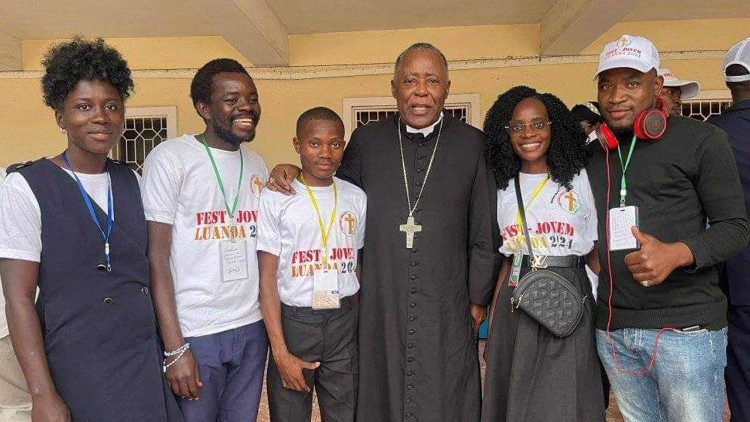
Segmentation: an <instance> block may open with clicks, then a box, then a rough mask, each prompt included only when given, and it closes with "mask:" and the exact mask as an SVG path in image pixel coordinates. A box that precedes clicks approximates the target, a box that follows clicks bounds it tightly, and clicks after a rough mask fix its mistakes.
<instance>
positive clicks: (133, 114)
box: [109, 106, 179, 158]
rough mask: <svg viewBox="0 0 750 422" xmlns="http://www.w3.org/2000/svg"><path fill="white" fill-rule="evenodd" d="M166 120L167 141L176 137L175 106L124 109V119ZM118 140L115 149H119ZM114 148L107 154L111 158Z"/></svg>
mask: <svg viewBox="0 0 750 422" xmlns="http://www.w3.org/2000/svg"><path fill="white" fill-rule="evenodd" d="M139 117H141V118H161V117H166V118H167V139H172V138H176V137H177V133H179V132H178V131H177V106H158V107H125V118H126V119H132V118H139ZM119 145H120V141H119V139H118V141H117V145H116V146H115V148H119ZM115 148H112V150H111V151H110V152H109V157H110V158H113V153H114V150H115Z"/></svg>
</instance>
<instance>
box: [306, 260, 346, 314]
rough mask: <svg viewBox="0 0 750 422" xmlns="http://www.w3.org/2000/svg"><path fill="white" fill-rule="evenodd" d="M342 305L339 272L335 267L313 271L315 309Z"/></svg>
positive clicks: (333, 307) (313, 301)
mask: <svg viewBox="0 0 750 422" xmlns="http://www.w3.org/2000/svg"><path fill="white" fill-rule="evenodd" d="M339 307H341V302H340V298H339V272H338V270H337V269H335V268H328V269H323V268H321V269H319V270H315V272H313V293H312V308H313V309H338V308H339Z"/></svg>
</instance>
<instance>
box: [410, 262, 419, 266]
mask: <svg viewBox="0 0 750 422" xmlns="http://www.w3.org/2000/svg"><path fill="white" fill-rule="evenodd" d="M417 264H419V263H418V262H417V261H412V262H411V266H412V267H416V266H417Z"/></svg>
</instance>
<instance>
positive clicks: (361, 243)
mask: <svg viewBox="0 0 750 422" xmlns="http://www.w3.org/2000/svg"><path fill="white" fill-rule="evenodd" d="M361 220H362V221H359V222H358V223H357V229H356V235H357V249H362V248H364V247H365V222H366V220H367V197H366V196H365V198H364V200H363V201H362V219H361Z"/></svg>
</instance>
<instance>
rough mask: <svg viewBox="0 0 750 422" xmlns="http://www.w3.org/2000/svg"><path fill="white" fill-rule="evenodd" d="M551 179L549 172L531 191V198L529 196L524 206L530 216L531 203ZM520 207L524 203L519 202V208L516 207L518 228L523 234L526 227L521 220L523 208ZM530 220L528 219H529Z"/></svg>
mask: <svg viewBox="0 0 750 422" xmlns="http://www.w3.org/2000/svg"><path fill="white" fill-rule="evenodd" d="M516 177H521V174H520V173H519V174H518V176H516ZM548 180H549V174H547V177H545V178H544V180H542V181H541V182H539V184H538V185H536V188H534V192H532V193H531V198H529V203H528V204H527V205H526V206H525V207H524V209H525V210H526V211H527V212H526V215H527V216H528V215H529V213H528V210H529V207H530V206H531V203H532V202H534V200H535V199H536V197H537V196H539V194H540V193H542V189H544V186H545V185H546V184H547V181H548ZM520 207H523V204H518V208H517V209H516V224H518V228H519V230H520V232H519V233H520V234H523V232H524V231H525V230H526V227H523V221H521V210H520ZM527 222H528V221H527Z"/></svg>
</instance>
